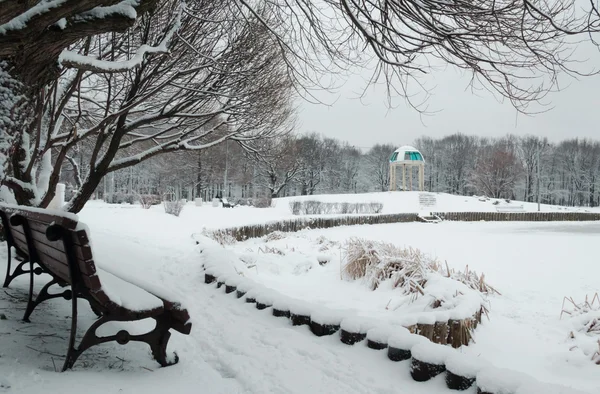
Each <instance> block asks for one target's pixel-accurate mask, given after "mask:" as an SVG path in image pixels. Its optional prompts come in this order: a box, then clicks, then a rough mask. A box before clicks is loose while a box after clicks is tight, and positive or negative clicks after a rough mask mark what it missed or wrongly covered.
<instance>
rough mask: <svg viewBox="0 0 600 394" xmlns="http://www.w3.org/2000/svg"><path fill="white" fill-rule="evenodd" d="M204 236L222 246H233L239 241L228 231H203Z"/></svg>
mask: <svg viewBox="0 0 600 394" xmlns="http://www.w3.org/2000/svg"><path fill="white" fill-rule="evenodd" d="M202 235H204V236H205V237H208V238H210V239H212V240H214V241H217V242H218V243H220V244H221V245H223V246H225V245H233V244H235V243H236V242H237V240H236V239H235V238H234V237H233V236H232V235H231V234H229V233H228V232H227V230H207V229H204V230H202Z"/></svg>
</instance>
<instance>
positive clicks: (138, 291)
mask: <svg viewBox="0 0 600 394" xmlns="http://www.w3.org/2000/svg"><path fill="white" fill-rule="evenodd" d="M96 275H98V278H100V283H101V286H102V291H103V292H104V293H105V294H106V296H107V297H108V298H110V300H111V301H112V302H114V303H115V304H116V305H118V306H120V307H122V308H125V309H129V310H131V311H139V312H145V311H151V310H154V309H160V308H162V307H163V301H162V300H161V299H160V298H158V297H156V296H154V295H152V294H150V293H148V292H147V291H146V290H144V289H142V288H140V287H138V286H136V285H134V284H132V283H129V282H127V281H125V280H123V279H121V278H119V277H117V276H115V275H113V274H111V273H110V272H108V271H105V270H103V269H101V268H97V271H96Z"/></svg>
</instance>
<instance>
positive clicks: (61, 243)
mask: <svg viewBox="0 0 600 394" xmlns="http://www.w3.org/2000/svg"><path fill="white" fill-rule="evenodd" d="M0 216H1V217H2V223H3V225H4V228H5V233H6V237H7V241H8V242H9V244H11V246H14V247H16V248H17V249H19V250H20V252H21V253H24V254H26V255H27V256H29V258H30V260H33V261H34V262H36V263H38V264H39V265H41V266H43V267H44V268H45V269H47V270H48V271H50V273H51V274H52V275H53V276H55V277H56V278H57V279H60V280H61V281H63V282H66V283H69V284H73V279H72V278H71V273H72V272H75V273H76V275H77V277H78V278H77V281H82V282H83V283H84V284H85V287H87V288H88V289H89V290H90V291H92V292H96V291H99V290H100V281H99V280H98V277H97V276H96V266H95V264H94V261H93V256H92V249H91V247H90V242H89V239H88V235H87V232H86V231H85V230H84V229H82V228H80V227H78V222H77V220H76V217H73V216H74V215H68V214H66V215H61V214H54V213H45V212H41V210H38V209H35V208H31V209H29V208H24V207H14V206H9V205H5V204H2V205H0ZM52 230H55V231H52ZM57 230H61V231H62V234H58V232H60V231H57ZM53 232H54V234H52V233H53ZM63 237H64V238H63ZM28 241H29V242H28ZM69 254H71V256H69ZM70 259H71V260H72V261H73V263H74V265H75V266H74V267H70V265H69V260H70Z"/></svg>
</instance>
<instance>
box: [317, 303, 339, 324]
mask: <svg viewBox="0 0 600 394" xmlns="http://www.w3.org/2000/svg"><path fill="white" fill-rule="evenodd" d="M343 318H344V316H343V314H342V313H340V312H338V311H335V310H331V309H328V308H323V307H321V308H318V309H316V310H313V312H312V313H311V314H310V320H311V321H314V322H315V323H318V324H323V325H331V326H337V325H339V324H340V323H341V322H342V319H343Z"/></svg>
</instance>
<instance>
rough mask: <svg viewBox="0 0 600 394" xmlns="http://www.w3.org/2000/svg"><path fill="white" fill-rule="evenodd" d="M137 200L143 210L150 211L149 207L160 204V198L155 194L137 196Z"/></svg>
mask: <svg viewBox="0 0 600 394" xmlns="http://www.w3.org/2000/svg"><path fill="white" fill-rule="evenodd" d="M137 199H138V201H139V202H140V205H141V206H142V208H144V209H150V207H151V206H153V205H158V204H160V196H157V195H155V194H138V195H137Z"/></svg>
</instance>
